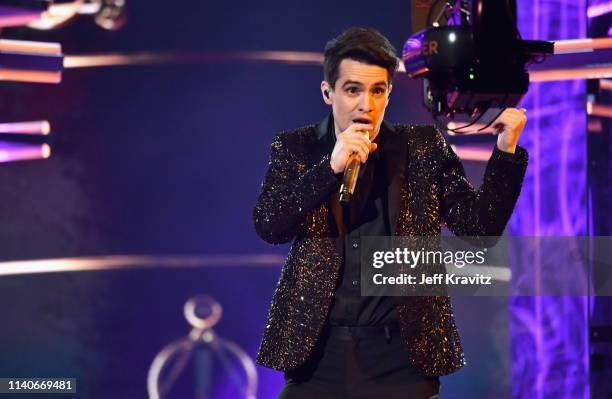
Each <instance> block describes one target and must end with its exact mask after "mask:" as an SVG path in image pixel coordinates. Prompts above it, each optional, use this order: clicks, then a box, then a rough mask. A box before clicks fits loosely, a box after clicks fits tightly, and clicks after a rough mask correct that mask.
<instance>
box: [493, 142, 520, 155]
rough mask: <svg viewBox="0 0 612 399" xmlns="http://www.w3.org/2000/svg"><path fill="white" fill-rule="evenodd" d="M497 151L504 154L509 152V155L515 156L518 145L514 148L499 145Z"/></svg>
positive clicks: (513, 146)
mask: <svg viewBox="0 0 612 399" xmlns="http://www.w3.org/2000/svg"><path fill="white" fill-rule="evenodd" d="M497 149H498V150H500V151H503V152H507V153H509V154H514V153H515V152H516V144H515V145H512V146H506V145H500V144H499V143H497Z"/></svg>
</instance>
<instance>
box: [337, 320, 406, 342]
mask: <svg viewBox="0 0 612 399" xmlns="http://www.w3.org/2000/svg"><path fill="white" fill-rule="evenodd" d="M328 333H329V336H330V337H335V338H340V339H368V338H376V337H381V336H384V337H385V339H386V340H387V342H389V341H391V336H392V335H396V336H399V334H400V326H399V324H384V325H380V326H334V325H330V326H329V327H328Z"/></svg>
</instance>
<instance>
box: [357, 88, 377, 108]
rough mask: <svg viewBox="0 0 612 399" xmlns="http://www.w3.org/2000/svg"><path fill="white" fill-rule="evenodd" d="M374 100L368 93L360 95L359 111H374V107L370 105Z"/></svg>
mask: <svg viewBox="0 0 612 399" xmlns="http://www.w3.org/2000/svg"><path fill="white" fill-rule="evenodd" d="M373 100H374V97H373V96H372V95H371V94H370V93H368V92H364V93H363V94H362V95H361V98H360V99H359V111H360V112H370V111H372V110H373V109H374V106H373V104H372V101H373Z"/></svg>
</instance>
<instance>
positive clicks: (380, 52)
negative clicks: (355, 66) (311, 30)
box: [323, 27, 399, 89]
mask: <svg viewBox="0 0 612 399" xmlns="http://www.w3.org/2000/svg"><path fill="white" fill-rule="evenodd" d="M346 58H348V59H351V60H355V61H359V62H363V63H365V64H371V65H378V66H380V67H382V68H385V69H386V70H387V71H388V72H389V83H390V82H391V81H392V80H393V75H394V74H395V70H396V69H397V65H398V63H399V60H398V59H397V57H396V55H395V48H394V47H393V45H392V44H391V43H390V42H389V40H388V39H387V38H386V37H384V36H383V35H382V34H381V33H380V32H378V31H377V30H376V29H373V28H360V27H353V28H349V29H347V30H345V31H344V32H342V33H341V34H340V35H338V36H337V37H335V38H333V39H332V40H330V41H329V42H327V44H326V45H325V60H324V65H323V68H324V74H325V75H324V76H325V80H326V81H327V82H328V83H329V84H330V86H331V87H332V89H333V88H334V87H335V86H336V81H337V80H338V75H339V73H340V72H339V69H340V63H341V62H342V60H343V59H346Z"/></svg>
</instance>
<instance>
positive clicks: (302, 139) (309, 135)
mask: <svg viewBox="0 0 612 399" xmlns="http://www.w3.org/2000/svg"><path fill="white" fill-rule="evenodd" d="M314 138H316V125H315V124H310V125H306V126H302V127H298V128H295V129H289V130H284V131H282V132H280V133H278V134H277V135H276V136H275V137H274V140H273V143H278V144H282V145H285V146H289V147H292V146H300V145H303V144H307V143H309V142H312V140H313V139H314Z"/></svg>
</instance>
